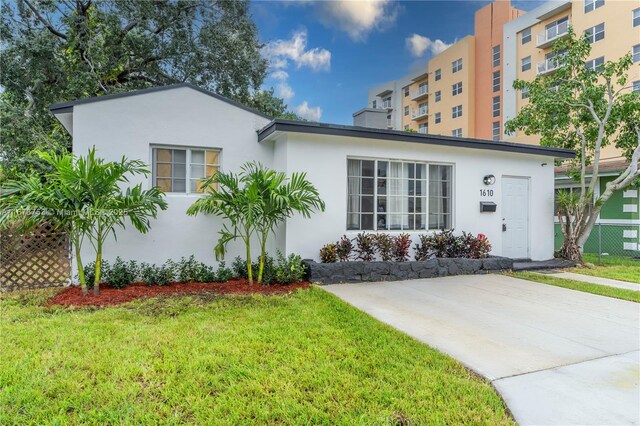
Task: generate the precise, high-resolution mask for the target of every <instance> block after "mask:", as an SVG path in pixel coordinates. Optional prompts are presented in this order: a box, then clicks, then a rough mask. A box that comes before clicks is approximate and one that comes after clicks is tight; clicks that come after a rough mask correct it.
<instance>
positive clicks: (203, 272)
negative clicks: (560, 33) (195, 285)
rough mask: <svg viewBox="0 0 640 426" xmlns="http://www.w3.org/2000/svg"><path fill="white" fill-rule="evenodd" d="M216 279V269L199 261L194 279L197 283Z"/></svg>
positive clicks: (211, 281) (212, 281)
mask: <svg viewBox="0 0 640 426" xmlns="http://www.w3.org/2000/svg"><path fill="white" fill-rule="evenodd" d="M216 280H217V275H216V270H215V268H214V267H213V266H208V265H205V264H204V263H200V262H199V265H198V266H197V267H196V277H195V281H196V282H199V283H214V282H216Z"/></svg>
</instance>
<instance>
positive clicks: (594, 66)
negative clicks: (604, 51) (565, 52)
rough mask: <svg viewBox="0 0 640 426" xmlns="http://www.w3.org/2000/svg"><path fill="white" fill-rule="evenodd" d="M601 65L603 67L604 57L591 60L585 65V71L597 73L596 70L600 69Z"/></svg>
mask: <svg viewBox="0 0 640 426" xmlns="http://www.w3.org/2000/svg"><path fill="white" fill-rule="evenodd" d="M603 65H604V56H600V57H599V58H596V59H592V60H590V61H587V62H586V63H585V66H586V67H587V69H589V70H591V71H597V70H598V69H602V66H603Z"/></svg>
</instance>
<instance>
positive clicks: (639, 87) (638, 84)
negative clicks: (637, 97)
mask: <svg viewBox="0 0 640 426" xmlns="http://www.w3.org/2000/svg"><path fill="white" fill-rule="evenodd" d="M632 92H633V93H640V80H638V81H634V82H633V89H632Z"/></svg>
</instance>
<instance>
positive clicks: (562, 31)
mask: <svg viewBox="0 0 640 426" xmlns="http://www.w3.org/2000/svg"><path fill="white" fill-rule="evenodd" d="M569 25H570V24H569V21H564V22H561V23H559V24H558V25H554V26H552V27H549V28H547V29H546V30H544V32H541V33H540V34H538V43H537V44H536V46H537V47H538V48H544V47H549V46H551V45H552V44H553V42H554V41H556V40H559V39H561V38H563V37H565V36H567V35H569Z"/></svg>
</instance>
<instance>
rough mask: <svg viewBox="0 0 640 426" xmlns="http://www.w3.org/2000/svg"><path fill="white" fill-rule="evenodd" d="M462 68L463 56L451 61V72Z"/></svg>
mask: <svg viewBox="0 0 640 426" xmlns="http://www.w3.org/2000/svg"><path fill="white" fill-rule="evenodd" d="M461 70H462V58H460V59H456V60H455V61H453V62H451V72H452V73H456V72H458V71H461Z"/></svg>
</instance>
